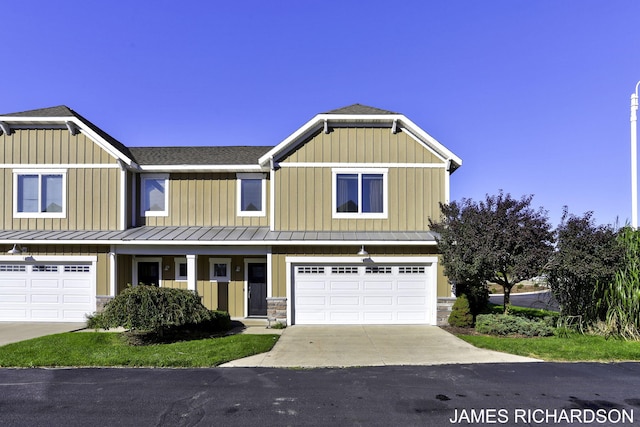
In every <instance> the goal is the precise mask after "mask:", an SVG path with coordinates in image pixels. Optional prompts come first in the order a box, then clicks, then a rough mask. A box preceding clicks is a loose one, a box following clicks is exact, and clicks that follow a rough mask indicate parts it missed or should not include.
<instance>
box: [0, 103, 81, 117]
mask: <svg viewBox="0 0 640 427" xmlns="http://www.w3.org/2000/svg"><path fill="white" fill-rule="evenodd" d="M0 116H7V117H67V116H69V117H71V116H74V112H73V110H72V109H71V108H69V107H67V106H66V105H58V106H56V107H49V108H38V109H36V110H27V111H20V112H18V113H8V114H0Z"/></svg>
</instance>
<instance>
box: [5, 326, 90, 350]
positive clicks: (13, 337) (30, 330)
mask: <svg viewBox="0 0 640 427" xmlns="http://www.w3.org/2000/svg"><path fill="white" fill-rule="evenodd" d="M85 327H86V323H84V322H78V323H66V322H0V345H6V344H11V343H14V342H18V341H24V340H30V339H32V338H38V337H42V336H45V335H53V334H61V333H63V332H73V331H78V330H80V329H83V328H85Z"/></svg>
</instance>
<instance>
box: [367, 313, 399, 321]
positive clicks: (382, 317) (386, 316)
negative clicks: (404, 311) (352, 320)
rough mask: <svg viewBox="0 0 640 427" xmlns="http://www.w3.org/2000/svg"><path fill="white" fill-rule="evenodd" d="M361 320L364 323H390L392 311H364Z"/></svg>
mask: <svg viewBox="0 0 640 427" xmlns="http://www.w3.org/2000/svg"><path fill="white" fill-rule="evenodd" d="M363 320H364V321H365V322H366V323H392V322H393V320H394V319H393V312H391V311H372V312H365V313H364V316H363Z"/></svg>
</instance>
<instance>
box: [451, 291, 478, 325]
mask: <svg viewBox="0 0 640 427" xmlns="http://www.w3.org/2000/svg"><path fill="white" fill-rule="evenodd" d="M449 325H451V326H456V327H459V328H470V327H471V326H473V314H471V308H470V307H469V300H468V299H467V296H466V295H460V296H459V297H458V298H456V302H454V303H453V307H452V308H451V314H450V315H449Z"/></svg>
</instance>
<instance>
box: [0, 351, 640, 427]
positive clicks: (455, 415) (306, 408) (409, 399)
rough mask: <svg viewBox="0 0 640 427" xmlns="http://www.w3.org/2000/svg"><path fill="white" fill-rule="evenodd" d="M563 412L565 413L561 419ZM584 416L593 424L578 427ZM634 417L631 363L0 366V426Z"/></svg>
mask: <svg viewBox="0 0 640 427" xmlns="http://www.w3.org/2000/svg"><path fill="white" fill-rule="evenodd" d="M597 414H600V418H599V420H600V421H602V422H597V421H598V419H596V418H595V417H596V416H597ZM569 415H571V417H573V418H571V419H569V418H563V417H568V416H569ZM591 416H593V417H594V422H590V423H586V422H584V421H588V420H589V419H590V417H591ZM577 417H580V418H577ZM630 417H631V418H630ZM549 421H551V422H549ZM565 421H571V422H565ZM576 421H581V422H576ZM612 421H615V422H612ZM634 421H640V364H638V363H621V364H591V363H577V364H568V363H561V364H560V363H534V364H527V363H524V364H495V365H486V364H479V365H445V366H432V367H429V366H427V367H425V366H423V367H409V366H405V367H375V368H371V367H368V368H349V369H314V370H291V369H264V368H259V369H252V368H227V369H223V368H217V369H16V370H10V369H2V370H0V425H3V426H57V425H61V426H62V425H63V426H89V425H91V426H157V425H161V426H196V425H197V426H214V425H222V426H225V427H226V426H287V425H292V426H307V425H313V426H325V425H326V426H329V425H331V426H413V425H416V426H450V425H490V424H494V425H495V424H501V425H530V426H532V425H573V426H575V425H583V424H589V425H592V426H593V425H631V424H632V423H633V422H634Z"/></svg>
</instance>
